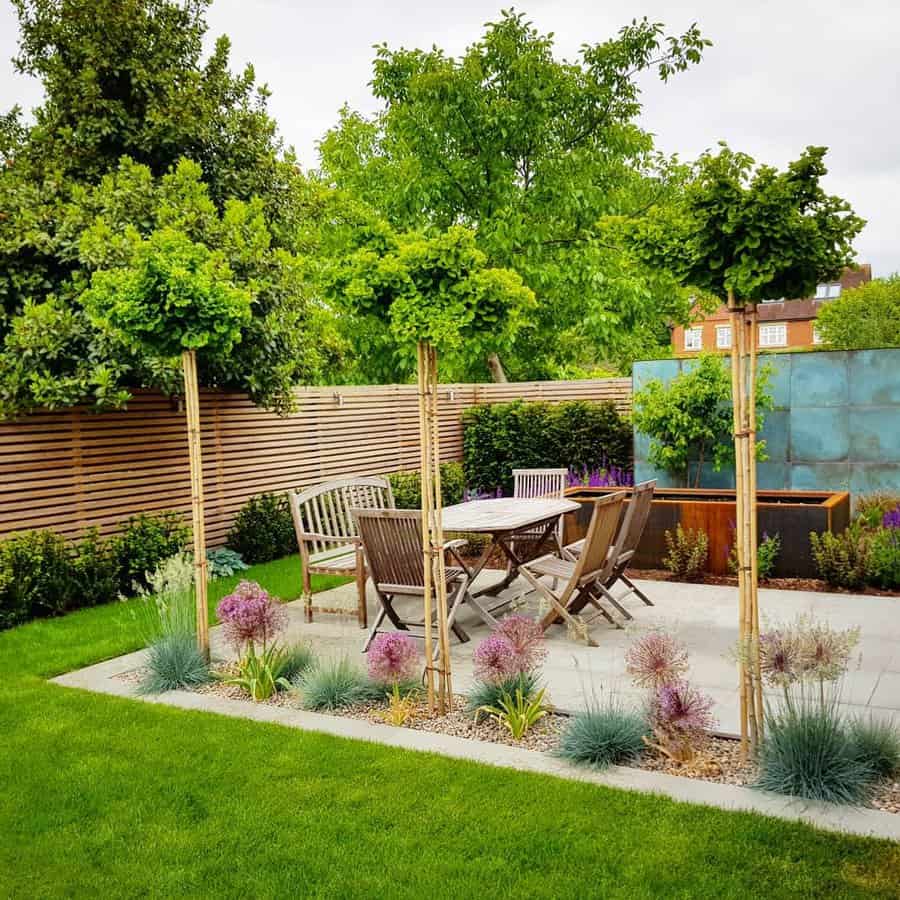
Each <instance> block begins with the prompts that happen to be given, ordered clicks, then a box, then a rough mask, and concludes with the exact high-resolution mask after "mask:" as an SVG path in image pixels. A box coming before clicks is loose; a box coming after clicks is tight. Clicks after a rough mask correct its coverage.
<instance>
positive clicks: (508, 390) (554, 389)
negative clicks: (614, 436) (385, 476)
mask: <svg viewBox="0 0 900 900" xmlns="http://www.w3.org/2000/svg"><path fill="white" fill-rule="evenodd" d="M517 398H522V399H525V400H546V401H550V402H558V401H561V400H574V399H583V400H594V401H599V400H610V401H612V402H613V403H615V404H616V406H617V407H618V408H619V409H620V410H621V411H623V412H627V411H628V410H629V409H630V405H631V380H630V379H628V378H609V379H601V380H590V381H555V382H521V383H510V384H454V385H442V386H441V389H440V430H441V458H442V459H443V460H458V459H461V458H462V424H461V414H462V411H463V410H464V409H465V408H466V407H469V406H473V405H476V404H483V403H498V402H504V401H508V400H513V399H517ZM200 416H201V428H202V439H203V478H204V497H205V504H206V529H207V540H208V542H209V544H210V545H211V546H216V545H219V544H221V543H223V541H224V539H225V535H226V533H227V531H228V528H229V526H230V525H231V522H232V520H233V519H234V516H235V514H236V513H237V511H238V510H239V509H240V508H241V506H242V505H243V504H244V503H245V502H246V501H247V500H248V499H249V498H250V497H251V496H252V495H254V494H259V493H262V492H263V491H284V490H287V489H289V488H301V487H308V486H310V485H314V484H318V483H320V482H322V481H327V480H329V479H332V478H336V477H338V476H340V475H347V474H382V473H386V472H394V471H397V470H400V469H417V468H418V467H419V427H418V399H417V396H416V387H415V385H382V386H366V387H327V388H319V387H317V388H300V389H298V390H297V411H296V412H295V413H293V414H291V415H289V416H287V417H280V416H277V415H275V414H273V413H268V412H266V411H265V410H262V409H258V408H257V407H255V406H253V404H252V403H250V401H249V400H247V398H246V397H244V396H243V395H240V394H234V393H223V392H219V391H213V390H204V391H201V397H200ZM190 504H191V498H190V476H189V470H188V451H187V433H186V429H185V418H184V413H183V411H181V410H180V409H178V408H177V407H175V406H173V403H172V401H170V400H169V399H168V398H166V397H163V396H161V395H159V394H156V393H151V392H144V391H138V392H137V393H136V394H135V396H134V398H133V399H132V401H131V402H130V403H129V405H128V409H127V410H124V411H118V412H109V413H93V412H90V411H88V410H85V409H81V408H77V407H76V408H73V409H70V410H66V411H64V412H55V413H50V412H48V413H39V414H37V415H33V416H29V417H27V418H24V419H21V420H19V421H17V422H6V423H0V537H2V536H3V535H4V534H8V533H9V532H12V531H18V530H23V529H30V528H52V529H54V530H55V531H57V532H59V533H60V534H62V535H65V536H66V537H75V536H76V535H79V534H81V533H83V531H84V530H85V529H86V528H89V527H91V526H95V525H96V526H98V527H99V528H100V530H101V532H103V533H109V532H111V531H114V530H115V526H116V524H117V523H118V522H121V521H122V520H123V519H125V518H127V517H128V516H130V515H132V514H134V513H137V512H141V511H145V512H158V511H161V510H165V509H175V510H178V511H180V512H182V513H184V514H185V515H186V516H188V515H189V513H190Z"/></svg>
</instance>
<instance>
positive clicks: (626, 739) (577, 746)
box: [558, 697, 650, 769]
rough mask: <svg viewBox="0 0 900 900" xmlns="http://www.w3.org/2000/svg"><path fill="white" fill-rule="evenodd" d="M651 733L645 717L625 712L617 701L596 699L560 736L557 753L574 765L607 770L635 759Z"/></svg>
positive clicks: (575, 717) (632, 712)
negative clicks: (608, 767)
mask: <svg viewBox="0 0 900 900" xmlns="http://www.w3.org/2000/svg"><path fill="white" fill-rule="evenodd" d="M649 733H650V730H649V728H648V727H647V720H646V719H645V718H644V716H642V715H640V714H639V713H637V712H634V711H633V710H629V709H626V708H625V707H624V706H622V704H621V702H620V701H618V700H617V699H615V698H613V697H610V698H608V699H607V700H606V702H605V703H601V702H600V701H598V700H593V701H592V702H590V703H589V704H588V706H587V707H586V708H585V709H584V710H583V711H582V712H580V713H578V714H577V715H575V716H574V717H573V718H572V720H571V721H570V722H569V724H568V726H567V727H566V729H565V730H564V731H563V733H562V734H561V735H560V739H559V750H558V754H559V756H561V757H563V758H564V759H568V760H570V761H571V762H574V763H579V764H581V765H588V766H593V767H594V768H598V769H605V768H606V767H607V766H612V765H616V764H619V763H627V762H631V761H633V760H634V759H636V758H637V757H638V756H639V755H640V753H641V751H642V750H643V749H644V748H645V738H646V737H648V736H649Z"/></svg>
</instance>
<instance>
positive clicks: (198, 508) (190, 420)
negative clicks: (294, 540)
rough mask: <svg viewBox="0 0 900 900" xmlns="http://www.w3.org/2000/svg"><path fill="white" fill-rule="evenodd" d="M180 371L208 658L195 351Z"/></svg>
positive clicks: (185, 356) (200, 635) (199, 606)
mask: <svg viewBox="0 0 900 900" xmlns="http://www.w3.org/2000/svg"><path fill="white" fill-rule="evenodd" d="M181 366H182V370H183V372H184V406H185V412H186V414H187V429H188V456H189V458H190V464H191V515H192V520H193V533H194V595H195V599H196V615H197V646H198V647H199V648H200V652H201V653H202V654H203V655H204V656H205V657H206V658H207V660H208V659H209V611H208V609H207V603H206V533H205V525H204V521H203V457H202V450H201V444H200V391H199V388H198V385H197V353H196V351H195V350H185V351H184V353H182V355H181Z"/></svg>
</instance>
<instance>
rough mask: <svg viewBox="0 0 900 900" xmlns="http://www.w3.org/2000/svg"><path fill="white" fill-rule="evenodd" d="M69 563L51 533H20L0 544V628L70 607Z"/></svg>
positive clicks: (57, 538) (64, 549)
mask: <svg viewBox="0 0 900 900" xmlns="http://www.w3.org/2000/svg"><path fill="white" fill-rule="evenodd" d="M74 587H75V585H74V581H73V570H72V561H71V558H70V556H69V550H68V548H67V546H66V542H65V541H64V540H63V539H62V538H61V537H60V536H59V535H57V534H54V533H53V532H52V531H22V532H19V533H17V534H13V535H11V536H10V537H9V538H7V539H6V540H5V541H3V542H2V543H0V627H2V628H11V627H12V626H13V625H18V624H19V623H21V622H25V621H27V620H28V619H33V618H36V617H38V616H52V615H58V614H60V613H63V612H65V611H66V610H68V609H71V608H72V607H73V601H74V594H73V590H74Z"/></svg>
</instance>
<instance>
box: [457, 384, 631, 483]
mask: <svg viewBox="0 0 900 900" xmlns="http://www.w3.org/2000/svg"><path fill="white" fill-rule="evenodd" d="M631 463H632V434H631V426H630V424H629V423H628V421H627V420H626V419H625V418H624V417H623V416H621V415H620V414H619V413H618V412H617V411H616V408H615V406H614V405H613V404H612V403H591V402H587V401H583V400H571V401H566V402H564V403H557V404H550V403H526V402H525V401H522V400H516V401H513V402H512V403H494V404H491V405H488V406H473V407H470V408H469V409H467V410H466V411H465V412H464V413H463V467H464V469H465V482H466V484H467V485H468V487H469V488H471V489H472V490H475V491H495V490H496V489H497V488H501V489H502V490H503V493H504V494H507V495H509V494H511V493H512V490H513V476H512V470H513V469H519V468H521V469H533V468H546V467H557V466H559V467H566V468H571V469H573V470H574V471H578V472H582V471H588V472H590V471H593V470H595V469H607V470H609V469H610V468H611V467H615V468H617V469H619V470H622V471H623V472H624V471H630V469H631Z"/></svg>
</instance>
